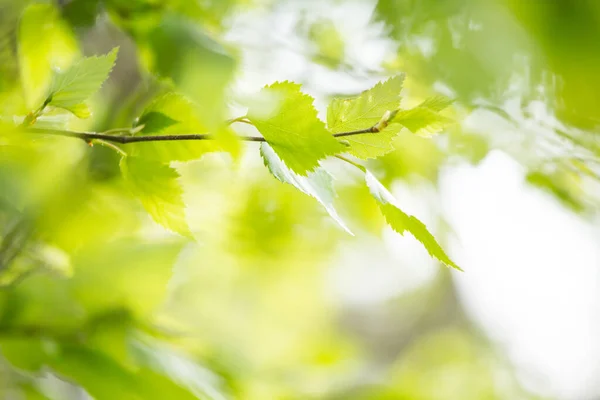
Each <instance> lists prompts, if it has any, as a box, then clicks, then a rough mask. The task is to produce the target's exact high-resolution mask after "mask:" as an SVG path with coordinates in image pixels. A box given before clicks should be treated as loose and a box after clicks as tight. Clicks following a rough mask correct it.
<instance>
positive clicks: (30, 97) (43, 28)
mask: <svg viewBox="0 0 600 400" xmlns="http://www.w3.org/2000/svg"><path fill="white" fill-rule="evenodd" d="M78 57H79V49H78V46H77V41H76V39H75V36H74V35H73V32H72V31H71V29H70V27H69V26H68V24H67V23H66V22H65V21H63V20H62V19H61V17H60V12H59V10H58V9H57V8H56V7H54V6H53V5H52V4H32V5H30V6H29V7H27V8H26V9H25V11H24V12H23V15H22V17H21V24H20V26H19V69H20V75H21V83H22V85H23V92H24V96H25V101H26V103H27V107H28V108H29V109H30V110H33V109H35V108H38V107H39V106H40V105H41V104H42V102H43V101H44V99H45V97H46V96H47V94H48V89H49V87H50V85H51V82H52V75H53V70H55V69H66V68H68V67H69V66H70V65H71V64H72V63H73V61H74V60H75V59H77V58H78Z"/></svg>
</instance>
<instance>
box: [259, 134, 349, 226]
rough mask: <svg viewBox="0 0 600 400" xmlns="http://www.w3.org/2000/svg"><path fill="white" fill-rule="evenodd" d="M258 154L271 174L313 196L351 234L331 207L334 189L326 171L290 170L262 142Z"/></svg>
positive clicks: (270, 148)
mask: <svg viewBox="0 0 600 400" xmlns="http://www.w3.org/2000/svg"><path fill="white" fill-rule="evenodd" d="M260 154H261V155H262V158H263V160H264V163H265V166H266V167H267V168H268V169H269V171H270V172H271V174H273V176H274V177H275V178H277V179H278V180H279V181H281V182H283V183H287V184H290V185H292V186H294V187H295V188H297V189H298V190H300V191H301V192H302V193H304V194H307V195H309V196H312V197H314V198H315V199H316V200H317V201H318V202H319V203H321V204H322V205H323V207H325V210H327V212H328V213H329V215H330V216H331V217H332V218H333V219H334V220H335V222H337V223H338V224H339V225H340V226H341V227H342V228H343V229H344V230H345V231H346V232H348V233H349V234H351V235H352V232H351V231H350V229H348V227H347V226H346V224H345V223H344V221H343V220H342V219H341V218H340V216H339V215H338V213H337V211H336V210H335V208H334V207H333V200H334V198H335V190H334V189H333V179H332V177H331V175H329V173H327V171H325V170H324V169H322V168H319V169H317V170H315V171H313V172H311V173H310V174H308V176H301V175H298V174H296V173H294V172H293V171H291V170H290V169H289V168H287V166H286V165H285V163H284V162H283V161H281V159H280V158H279V157H278V156H277V154H276V153H275V151H274V150H273V148H272V147H271V146H269V145H268V144H266V143H263V144H262V145H261V147H260Z"/></svg>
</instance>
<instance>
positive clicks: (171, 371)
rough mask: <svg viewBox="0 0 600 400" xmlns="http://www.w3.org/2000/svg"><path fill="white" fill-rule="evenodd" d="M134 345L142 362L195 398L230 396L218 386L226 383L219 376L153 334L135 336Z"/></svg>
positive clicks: (220, 399) (213, 399) (221, 399)
mask: <svg viewBox="0 0 600 400" xmlns="http://www.w3.org/2000/svg"><path fill="white" fill-rule="evenodd" d="M131 347H132V351H133V353H134V355H135V357H136V358H137V361H138V363H140V364H142V365H144V366H145V367H146V368H148V369H150V370H152V371H153V372H154V373H156V374H159V375H160V376H164V377H165V378H168V379H170V380H171V381H172V382H173V383H175V384H177V385H178V386H179V387H181V388H182V389H185V390H187V391H189V392H190V393H191V394H194V396H195V398H198V399H206V400H225V399H226V397H225V396H224V395H222V394H221V393H220V390H219V389H218V388H217V387H218V386H219V385H220V384H221V383H222V382H221V380H220V379H219V377H218V376H217V375H215V374H214V373H212V372H211V371H209V370H208V369H205V368H203V367H202V366H201V365H199V364H198V363H196V362H194V361H192V360H190V359H189V358H186V357H185V356H183V355H181V354H178V353H176V352H175V351H173V350H170V349H168V348H167V347H166V346H165V345H162V344H160V343H159V342H157V341H156V340H153V339H151V338H144V339H137V340H134V341H132V344H131Z"/></svg>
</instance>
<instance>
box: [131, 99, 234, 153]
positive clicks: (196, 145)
mask: <svg viewBox="0 0 600 400" xmlns="http://www.w3.org/2000/svg"><path fill="white" fill-rule="evenodd" d="M137 125H138V126H141V125H144V128H143V129H142V130H141V131H140V132H138V133H137V135H138V136H145V135H169V134H192V133H207V131H208V129H207V127H206V126H205V125H204V124H203V123H202V121H201V120H200V118H199V117H198V113H197V112H196V106H195V105H194V103H192V101H191V100H189V99H188V98H186V97H185V96H183V95H181V94H178V93H172V92H171V93H166V94H164V95H161V96H159V97H157V98H156V99H155V100H153V101H152V102H151V103H150V104H149V105H148V106H147V107H146V109H145V110H144V112H143V113H142V115H141V116H140V118H139V120H138V123H137ZM127 147H128V148H129V150H128V153H129V154H132V155H135V156H139V157H143V158H147V159H151V160H156V161H159V162H163V163H168V162H171V161H190V160H196V159H198V158H200V157H201V156H202V155H203V154H206V153H210V152H214V151H227V150H228V149H227V148H225V146H223V145H222V143H221V142H220V141H218V140H203V141H166V142H139V143H135V144H133V145H128V146H127Z"/></svg>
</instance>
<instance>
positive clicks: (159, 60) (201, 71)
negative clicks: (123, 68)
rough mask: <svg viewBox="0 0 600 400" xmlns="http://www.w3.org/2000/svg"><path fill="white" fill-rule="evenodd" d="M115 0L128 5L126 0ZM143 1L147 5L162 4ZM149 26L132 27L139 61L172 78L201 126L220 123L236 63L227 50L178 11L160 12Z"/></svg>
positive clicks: (128, 2) (161, 4) (158, 5)
mask: <svg viewBox="0 0 600 400" xmlns="http://www.w3.org/2000/svg"><path fill="white" fill-rule="evenodd" d="M113 1H114V0H113ZM119 2H120V3H125V4H127V5H128V6H129V5H130V4H131V1H130V0H128V1H125V2H124V1H121V0H119ZM144 3H146V5H147V6H148V7H149V8H156V7H162V6H163V4H164V3H163V2H148V1H145V2H144ZM152 3H153V4H152ZM187 3H190V2H187ZM190 4H191V3H190ZM190 7H194V6H193V4H191V5H190ZM130 22H132V19H131V18H125V19H124V20H123V23H124V24H129V23H130ZM134 22H135V21H134ZM149 25H150V26H149V27H145V28H143V29H136V28H133V29H132V30H133V31H134V38H135V39H136V41H137V43H138V46H139V47H140V50H141V55H142V56H143V57H144V58H143V59H142V61H145V64H146V66H147V68H148V69H149V70H150V71H151V72H153V73H155V74H157V75H159V76H161V77H165V78H169V79H170V80H172V81H173V82H174V83H175V85H176V86H177V89H178V91H180V92H182V93H184V94H185V95H186V96H187V97H189V98H190V99H192V100H193V101H194V102H195V103H196V104H197V105H198V113H199V115H200V117H201V119H202V122H203V124H204V125H205V126H207V127H208V128H210V129H211V130H214V129H216V128H218V127H219V126H221V124H222V123H223V120H224V119H225V115H226V99H225V90H226V88H227V85H228V84H229V82H230V81H231V79H232V78H233V76H234V72H235V64H236V63H235V59H234V58H233V57H232V55H231V54H230V51H229V50H228V49H227V48H225V47H224V46H223V45H221V44H220V43H219V42H218V41H216V40H215V39H214V38H213V37H211V36H210V34H209V33H208V32H206V31H205V30H203V29H202V27H201V26H200V25H198V24H196V23H194V22H193V21H192V20H190V19H188V18H187V17H184V16H182V15H179V14H173V13H168V12H165V13H162V14H161V16H160V21H159V22H158V23H151V24H149Z"/></svg>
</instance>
